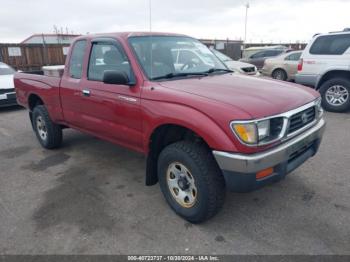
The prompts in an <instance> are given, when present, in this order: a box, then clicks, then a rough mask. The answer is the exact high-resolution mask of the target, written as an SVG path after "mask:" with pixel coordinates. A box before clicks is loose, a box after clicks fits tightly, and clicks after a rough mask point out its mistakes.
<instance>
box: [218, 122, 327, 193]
mask: <svg viewBox="0 0 350 262" xmlns="http://www.w3.org/2000/svg"><path fill="white" fill-rule="evenodd" d="M324 129H325V121H324V120H323V119H321V120H320V121H319V122H318V123H317V124H316V125H314V126H313V127H311V128H310V129H308V130H307V131H305V132H304V133H302V134H300V135H298V136H296V137H294V138H292V139H290V140H288V141H286V142H284V143H283V144H281V145H279V146H277V147H275V148H273V149H270V150H268V151H265V152H261V153H256V154H250V155H248V154H239V153H228V152H222V151H213V154H214V157H215V159H216V161H217V163H218V165H219V167H220V168H221V170H222V171H223V174H224V177H225V180H226V186H227V187H228V188H229V189H230V190H231V191H236V192H247V191H251V190H254V189H257V188H259V187H261V186H263V185H265V184H268V183H270V182H273V181H277V180H280V179H281V178H283V177H285V176H286V175H287V174H288V173H290V172H292V171H293V170H294V169H296V168H297V167H299V166H300V165H301V164H303V163H304V162H305V161H306V160H307V159H308V158H310V157H312V156H313V155H315V154H316V152H317V151H318V147H319V145H320V142H321V139H322V136H323V133H324ZM270 167H273V169H274V171H273V173H272V174H271V175H269V176H268V177H264V178H262V179H256V173H257V172H259V171H262V170H264V169H266V168H270Z"/></svg>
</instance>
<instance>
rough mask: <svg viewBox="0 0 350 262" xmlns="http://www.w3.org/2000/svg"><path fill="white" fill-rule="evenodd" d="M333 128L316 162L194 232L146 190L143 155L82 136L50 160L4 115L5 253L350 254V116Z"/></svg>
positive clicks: (0, 193) (0, 194) (24, 125)
mask: <svg viewBox="0 0 350 262" xmlns="http://www.w3.org/2000/svg"><path fill="white" fill-rule="evenodd" d="M326 119H327V123H328V127H327V130H326V134H325V138H324V141H323V144H322V145H321V148H320V152H319V154H318V155H317V156H316V157H314V158H313V159H311V160H310V161H308V162H307V163H306V164H305V165H303V166H302V167H301V168H299V169H297V170H296V171H295V172H293V173H292V174H290V175H289V176H288V177H287V178H286V179H285V180H283V181H281V182H279V183H277V184H274V185H271V186H268V187H265V188H263V189H261V190H259V191H256V192H253V193H247V194H234V193H229V194H227V201H226V204H225V206H224V209H223V210H222V212H221V213H220V214H219V215H218V216H216V217H215V218H214V219H212V220H211V221H209V222H207V223H205V224H201V225H192V224H189V223H187V222H185V221H184V220H182V219H181V218H179V217H177V216H176V215H175V214H174V213H173V212H172V211H171V209H170V208H168V206H167V204H166V203H165V201H164V199H163V197H162V195H161V193H160V190H159V187H158V186H154V187H145V186H144V170H145V160H144V158H143V156H142V155H139V154H135V153H133V152H130V151H128V150H125V149H123V148H120V147H117V146H115V145H112V144H109V143H107V142H103V141H100V140H98V139H96V138H93V137H90V136H87V135H83V134H81V133H79V132H76V131H73V130H65V132H64V146H63V147H62V148H61V149H59V150H55V151H47V150H44V149H42V148H41V147H40V146H39V144H38V143H37V141H36V138H35V136H34V134H33V132H32V130H31V127H30V123H29V121H28V116H27V112H26V111H25V110H22V109H18V108H12V109H0V221H1V223H0V254H47V253H49V254H52V253H56V254H57V253H58V254H160V253H161V254H164V253H167V254H169V253H171V254H179V253H181V254H203V253H205V254H334V253H336V254H350V201H349V199H350V171H349V169H350V132H349V130H350V114H330V113H327V114H326Z"/></svg>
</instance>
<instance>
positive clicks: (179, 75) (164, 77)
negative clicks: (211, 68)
mask: <svg viewBox="0 0 350 262" xmlns="http://www.w3.org/2000/svg"><path fill="white" fill-rule="evenodd" d="M207 75H208V72H191V73H169V74H166V75H163V76H157V77H153V78H152V80H159V79H170V78H174V77H182V76H207Z"/></svg>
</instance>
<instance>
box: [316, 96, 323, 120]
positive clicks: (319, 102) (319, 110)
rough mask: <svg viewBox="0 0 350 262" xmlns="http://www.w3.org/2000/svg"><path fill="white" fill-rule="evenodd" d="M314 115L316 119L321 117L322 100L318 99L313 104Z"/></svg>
mask: <svg viewBox="0 0 350 262" xmlns="http://www.w3.org/2000/svg"><path fill="white" fill-rule="evenodd" d="M315 108H316V114H317V116H318V118H321V117H322V116H323V108H322V98H321V97H320V98H318V99H317V100H316V102H315Z"/></svg>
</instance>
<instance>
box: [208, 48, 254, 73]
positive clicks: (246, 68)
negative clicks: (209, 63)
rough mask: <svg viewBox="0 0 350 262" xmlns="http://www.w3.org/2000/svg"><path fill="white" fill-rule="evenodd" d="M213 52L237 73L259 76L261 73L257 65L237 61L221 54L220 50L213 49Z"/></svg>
mask: <svg viewBox="0 0 350 262" xmlns="http://www.w3.org/2000/svg"><path fill="white" fill-rule="evenodd" d="M211 51H212V52H213V53H214V55H216V57H217V58H219V59H220V60H221V61H222V62H223V63H224V64H225V65H226V66H227V67H228V68H229V69H231V70H233V71H234V72H235V73H239V74H245V75H252V76H259V75H260V73H259V71H258V69H257V68H256V66H255V65H252V64H248V63H244V62H240V61H235V60H233V59H232V58H230V57H228V56H227V55H225V54H223V53H221V52H219V51H218V50H215V49H211Z"/></svg>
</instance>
